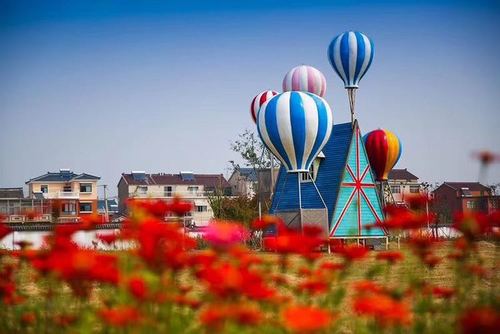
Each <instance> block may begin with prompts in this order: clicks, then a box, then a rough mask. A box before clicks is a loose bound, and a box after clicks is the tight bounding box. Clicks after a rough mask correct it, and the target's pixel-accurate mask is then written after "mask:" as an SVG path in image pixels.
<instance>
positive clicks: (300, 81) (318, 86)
mask: <svg viewBox="0 0 500 334" xmlns="http://www.w3.org/2000/svg"><path fill="white" fill-rule="evenodd" d="M292 90H295V91H302V92H309V93H313V94H316V95H318V96H321V97H323V96H324V95H325V93H326V79H325V76H324V75H323V73H321V72H320V71H319V70H317V69H316V68H314V67H312V66H308V65H300V66H297V67H294V68H292V69H291V70H290V71H289V72H288V73H287V74H286V75H285V78H284V79H283V91H284V92H289V91H292Z"/></svg>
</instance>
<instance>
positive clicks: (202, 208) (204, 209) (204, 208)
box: [196, 205, 207, 212]
mask: <svg viewBox="0 0 500 334" xmlns="http://www.w3.org/2000/svg"><path fill="white" fill-rule="evenodd" d="M196 212H207V206H206V205H197V206H196Z"/></svg>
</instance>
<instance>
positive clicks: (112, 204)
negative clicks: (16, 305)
mask: <svg viewBox="0 0 500 334" xmlns="http://www.w3.org/2000/svg"><path fill="white" fill-rule="evenodd" d="M97 209H98V210H99V211H105V210H106V209H105V202H104V200H103V199H100V200H98V201H97ZM108 211H109V212H118V201H117V200H116V199H108Z"/></svg>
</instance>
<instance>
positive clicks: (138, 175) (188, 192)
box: [118, 171, 232, 226]
mask: <svg viewBox="0 0 500 334" xmlns="http://www.w3.org/2000/svg"><path fill="white" fill-rule="evenodd" d="M216 190H220V191H221V192H222V194H224V195H231V193H232V191H231V185H230V184H229V183H228V182H227V180H226V179H225V178H224V176H223V175H222V174H193V173H192V172H180V173H179V174H166V173H158V174H146V172H143V171H134V172H131V173H129V174H126V173H123V174H122V176H121V178H120V181H119V182H118V207H119V211H120V213H125V212H126V211H127V210H126V202H127V200H128V199H129V198H150V199H163V200H170V199H172V198H173V197H175V196H180V197H182V198H183V200H186V201H191V202H192V203H193V206H194V210H193V212H192V213H190V214H189V215H188V216H186V219H185V220H186V224H187V225H196V226H203V225H207V224H208V222H209V221H210V220H211V219H212V218H213V212H212V208H211V207H210V204H209V200H208V197H209V195H211V194H213V193H215V191H216Z"/></svg>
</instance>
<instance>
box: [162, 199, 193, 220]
mask: <svg viewBox="0 0 500 334" xmlns="http://www.w3.org/2000/svg"><path fill="white" fill-rule="evenodd" d="M191 210H193V203H191V202H186V201H183V200H181V199H180V198H178V197H174V199H173V200H172V201H171V202H170V203H168V211H170V212H172V213H174V214H175V215H177V216H178V217H182V216H184V214H186V213H188V212H190V211H191Z"/></svg>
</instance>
